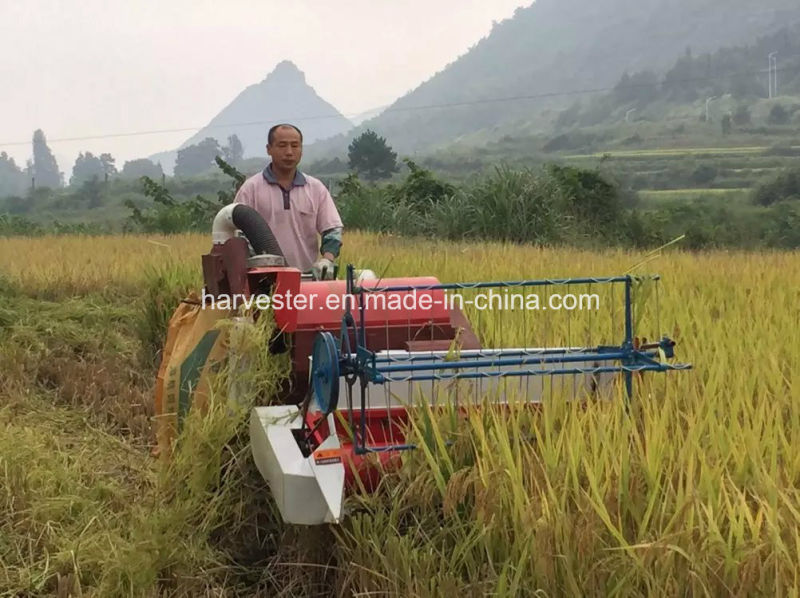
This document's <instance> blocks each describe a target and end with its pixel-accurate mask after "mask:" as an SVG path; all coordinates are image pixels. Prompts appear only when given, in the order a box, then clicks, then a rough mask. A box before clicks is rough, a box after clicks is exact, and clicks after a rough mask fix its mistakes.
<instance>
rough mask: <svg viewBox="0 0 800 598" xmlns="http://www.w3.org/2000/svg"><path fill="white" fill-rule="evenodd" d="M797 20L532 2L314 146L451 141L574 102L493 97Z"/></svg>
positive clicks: (629, 66)
mask: <svg viewBox="0 0 800 598" xmlns="http://www.w3.org/2000/svg"><path fill="white" fill-rule="evenodd" d="M799 21H800V2H797V0H762V1H760V2H752V0H537V2H535V3H534V4H533V5H531V6H529V7H527V8H520V9H518V10H517V11H516V13H515V14H514V16H513V17H512V18H511V19H508V20H506V21H503V22H502V23H499V24H497V25H496V26H495V27H494V29H493V30H492V32H491V33H490V34H489V35H488V36H487V37H486V38H484V39H483V40H481V41H480V42H479V43H477V44H476V45H475V46H474V47H472V48H471V49H470V50H469V51H468V52H467V53H465V54H464V55H463V56H461V57H460V58H459V59H457V60H456V61H455V62H453V63H451V64H450V65H449V66H448V67H446V68H445V69H444V70H442V71H441V72H439V73H437V74H435V75H434V76H432V77H431V78H430V79H429V80H428V81H426V82H424V83H423V84H421V85H420V86H419V87H417V88H416V89H414V90H413V91H411V92H410V93H408V94H407V95H405V96H404V97H402V98H400V99H399V100H397V101H396V102H395V103H394V104H393V105H392V106H390V107H389V108H388V109H387V110H386V111H385V112H384V113H383V114H381V115H380V116H378V117H377V118H375V119H371V120H369V121H366V122H364V123H363V124H362V125H361V126H360V127H359V128H358V129H356V130H354V131H351V132H350V133H348V135H347V136H340V137H339V138H338V139H335V140H329V141H327V142H323V143H322V144H318V145H317V148H315V150H316V151H315V152H314V153H315V154H316V153H317V152H319V153H321V154H328V155H329V154H330V153H331V152H334V151H341V150H342V148H343V147H345V146H346V142H347V141H348V140H349V139H351V138H352V137H354V136H355V135H357V134H358V133H360V132H361V131H362V130H364V129H366V128H371V129H373V130H376V131H377V132H379V133H380V134H381V135H384V136H385V137H386V138H387V139H388V141H389V142H390V143H391V144H392V145H393V147H394V148H395V149H398V150H400V151H411V150H416V149H422V148H426V147H430V146H432V145H438V144H444V143H449V142H452V141H454V140H456V139H457V138H458V137H459V136H460V135H464V134H468V133H471V132H474V131H476V130H479V129H483V128H486V127H491V126H493V125H495V124H498V123H501V122H503V121H509V120H517V119H525V118H526V116H528V115H531V114H535V113H538V112H539V111H541V110H542V109H544V108H546V107H565V106H567V105H569V104H570V103H572V102H573V101H574V99H575V98H574V96H570V95H554V96H551V97H537V98H534V99H530V98H524V99H508V100H506V101H495V100H496V99H497V98H520V96H532V95H533V96H542V95H544V96H547V94H551V93H554V94H560V93H564V92H574V91H577V90H586V89H597V88H604V87H610V86H613V85H614V84H615V83H616V82H617V81H618V80H619V77H620V76H621V75H622V73H624V72H625V71H628V72H635V71H640V70H643V69H653V70H667V69H669V68H670V67H671V66H672V65H674V63H675V61H676V59H677V58H678V57H680V56H682V55H683V54H684V53H685V52H686V50H687V48H691V50H692V51H693V52H694V53H695V54H699V53H703V52H709V51H713V50H716V49H717V48H720V47H724V46H735V45H741V44H746V43H750V42H752V41H754V40H755V39H756V38H758V37H760V36H764V35H767V34H770V33H772V32H774V31H777V30H778V29H779V28H782V27H785V26H787V25H788V24H791V23H794V22H799ZM763 62H764V68H765V69H766V66H767V57H766V56H764V60H763ZM431 106H434V108H431Z"/></svg>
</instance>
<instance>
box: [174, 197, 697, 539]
mask: <svg viewBox="0 0 800 598" xmlns="http://www.w3.org/2000/svg"><path fill="white" fill-rule="evenodd" d="M202 263H203V275H204V279H205V291H204V294H205V296H206V297H208V296H213V297H221V296H224V295H228V296H239V297H252V296H258V295H267V296H276V295H281V296H283V297H284V298H286V297H291V296H294V297H295V298H301V299H304V300H303V301H297V300H295V301H294V302H293V303H292V304H291V305H290V304H289V303H290V302H289V301H283V302H282V303H283V305H281V306H280V307H278V306H277V305H276V304H274V305H272V307H271V309H270V312H271V314H272V317H273V318H274V320H275V324H276V328H277V330H278V331H279V334H278V336H277V337H276V338H275V339H273V342H271V343H270V347H269V348H267V347H265V349H264V350H270V351H284V352H290V356H291V363H292V372H291V380H290V381H291V384H290V386H289V390H288V391H287V393H286V394H285V396H283V397H280V400H279V401H277V402H273V404H272V405H270V406H257V407H255V408H253V410H252V413H251V418H250V443H251V449H252V455H253V458H254V460H255V463H256V466H257V468H258V470H259V472H260V473H261V475H262V476H263V478H264V479H265V480H266V482H267V484H268V486H269V489H270V491H271V493H272V495H273V497H274V500H275V501H276V503H277V506H278V508H279V510H280V513H281V515H282V517H283V519H284V521H285V522H287V523H294V524H304V525H315V524H322V523H337V522H339V521H340V520H341V519H342V516H343V504H344V498H345V496H346V494H347V492H348V491H349V490H351V489H353V488H355V487H356V486H358V487H363V488H366V489H368V490H370V489H374V488H375V487H376V486H377V483H378V482H379V480H380V475H381V472H382V471H385V469H386V468H387V467H392V466H393V465H394V464H396V463H398V462H399V459H398V456H399V455H400V454H401V453H402V452H403V451H408V450H414V449H415V448H416V447H415V445H414V443H413V442H412V441H411V440H410V439H409V438H407V434H408V429H409V418H410V417H412V416H413V410H414V408H415V407H414V406H415V405H418V403H416V402H415V401H417V400H419V398H420V397H423V399H422V400H425V401H427V402H428V404H429V405H431V406H432V407H436V406H441V405H442V404H443V401H451V402H452V401H455V402H456V403H457V408H458V409H466V408H470V407H473V408H474V407H476V406H478V405H481V404H486V401H487V400H488V401H490V402H491V403H501V404H502V403H503V402H508V401H509V400H510V399H509V397H510V396H513V397H514V400H515V401H523V402H524V403H526V404H529V405H531V406H532V407H536V406H541V404H542V403H543V402H544V401H547V400H548V398H549V397H550V396H552V395H553V393H560V394H563V393H566V394H568V395H569V396H570V398H571V399H573V400H578V401H586V400H590V399H594V400H603V399H609V398H611V397H613V396H617V393H616V391H615V389H617V388H620V389H621V394H622V396H623V398H624V400H625V401H630V400H631V399H632V398H633V397H634V382H635V380H636V379H638V378H640V377H641V376H642V375H643V374H644V373H645V372H668V371H671V370H684V369H689V368H691V365H689V364H682V363H674V362H673V359H674V346H675V342H674V341H673V340H671V339H670V338H669V337H667V336H666V335H664V336H662V337H661V338H660V339H659V340H657V341H655V342H650V343H648V342H647V341H646V339H641V338H639V337H638V336H637V334H636V331H635V330H634V327H635V324H636V319H637V317H636V315H637V314H636V313H635V311H636V310H641V309H642V306H641V305H638V304H637V305H634V301H633V297H632V295H633V292H634V290H635V285H636V283H637V281H639V280H640V279H638V278H634V277H632V276H630V275H620V276H608V277H583V278H563V279H548V280H516V281H494V282H492V281H482V282H461V283H446V284H443V283H441V282H440V281H439V280H438V279H437V278H435V277H433V276H422V277H409V278H378V277H377V276H375V274H374V273H373V272H371V271H369V270H366V271H358V270H355V269H354V268H353V267H352V266H349V265H348V266H347V267H346V269H345V271H344V275H343V278H342V279H336V278H334V279H333V280H314V279H313V278H312V277H311V276H310V275H306V274H303V273H302V272H300V271H299V270H298V269H296V268H292V267H287V265H286V261H285V259H284V257H283V255H282V253H281V250H280V247H279V246H278V244H277V243H276V241H275V239H274V237H273V236H272V234H271V231H270V230H269V227H268V226H267V225H266V223H265V222H264V221H263V219H262V218H261V217H260V216H259V215H258V214H257V213H256V212H255V211H254V210H252V209H250V208H248V207H246V206H242V205H237V204H234V205H230V206H226V207H225V208H223V209H222V210H221V211H220V213H219V214H218V215H217V217H216V218H215V220H214V227H213V246H212V249H211V251H210V252H209V253H208V254H206V255H204V256H203V260H202ZM648 280H650V281H653V282H654V284H657V283H658V277H655V276H654V277H649V278H648ZM558 288H560V289H577V288H589V289H601V288H602V289H609V290H610V291H611V292H610V293H607V294H608V295H609V296H610V297H611V298H613V299H614V303H615V305H613V306H609V307H608V309H609V313H610V314H611V317H610V320H612V321H611V322H608V323H606V324H610V328H609V332H608V337H605V338H606V339H610V340H607V342H606V344H598V343H597V342H594V343H593V344H590V343H589V342H586V341H587V340H588V341H594V339H593V338H592V337H593V332H592V331H591V330H589V329H588V328H582V329H581V331H580V335H581V337H582V338H581V340H582V341H583V342H581V343H576V344H574V346H573V343H570V342H567V343H562V344H563V346H520V345H517V346H511V347H504V346H502V345H503V344H505V343H503V342H502V341H500V342H498V344H499V345H500V346H493V347H486V346H483V344H484V343H485V342H486V341H485V340H484V343H482V342H481V340H480V338H479V333H480V331H478V332H476V330H475V329H473V327H472V324H471V321H470V319H469V318H468V317H467V311H468V310H469V307H467V306H468V305H470V300H469V299H466V300H465V299H464V298H463V295H464V294H465V293H473V295H472V298H473V303H477V301H474V300H475V299H477V297H478V294H479V293H480V294H482V296H483V297H484V299H485V298H486V294H487V293H490V294H491V293H494V294H495V296H496V297H497V296H500V297H503V296H505V297H508V296H511V297H513V296H515V295H519V294H520V293H522V292H523V291H524V290H526V289H535V290H536V291H538V292H544V293H550V292H551V291H552V289H558ZM614 289H617V290H616V291H614ZM452 293H459V295H457V296H456V295H452ZM312 297H313V299H312ZM456 297H461V301H456ZM656 298H657V295H656ZM507 300H508V299H506V301H507ZM299 305H302V306H303V308H299V307H298V306H299ZM465 305H466V306H465ZM473 307H474V305H473ZM473 313H474V315H473V318H472V319H473V320H475V319H476V318H477V319H480V317H481V315H480V312H475V311H474V310H473ZM615 314H618V315H617V316H615ZM548 317H550V316H549V314H545V315H544V316H543V317H540V318H539V320H538V321H537V322H531V321H530V316H527V317H523V318H517V319H516V320H515V321H514V322H513V323H512V324H511V326H513V327H514V332H515V333H516V335H515V338H526V335H525V334H524V333H525V332H526V328H530V330H531V335H529V336H531V337H532V338H536V337H537V336H538V337H541V336H543V335H542V334H541V332H542V321H543V320H546V318H548ZM591 317H592V318H595V319H599V316H597V315H594V316H591ZM498 319H502V318H499V317H498ZM615 320H616V321H615ZM659 325H660V323H659ZM493 326H494V330H493V331H492V332H491V333H487V334H484V335H483V337H489V340H490V341H491V340H494V339H497V338H498V336H499V332H498V330H499V328H502V324H500V325H498V324H497V323H495V324H494V325H493ZM567 330H569V324H567ZM658 334H659V335H660V334H661V331H659V332H658ZM612 335H613V336H612ZM570 340H571V339H570ZM202 342H203V341H202V340H201V341H199V342H198V344H201V343H202ZM188 378H192V376H188V377H186V376H182V377H181V385H184V383H185V380H186V379H188ZM194 379H195V380H196V375H195V376H194ZM618 383H619V384H618ZM443 397H444V398H443ZM451 404H452V403H451Z"/></svg>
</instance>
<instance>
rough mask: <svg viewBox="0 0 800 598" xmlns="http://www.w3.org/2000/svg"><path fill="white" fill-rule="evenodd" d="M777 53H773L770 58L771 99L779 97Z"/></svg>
mask: <svg viewBox="0 0 800 598" xmlns="http://www.w3.org/2000/svg"><path fill="white" fill-rule="evenodd" d="M777 54H778V53H777V52H772V53H770V55H769V56H768V58H769V99H770V100H771V99H772V98H774V97H775V96H777V95H778V59H777V58H775V56H776V55H777Z"/></svg>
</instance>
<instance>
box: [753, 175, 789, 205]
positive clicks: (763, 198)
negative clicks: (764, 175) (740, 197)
mask: <svg viewBox="0 0 800 598" xmlns="http://www.w3.org/2000/svg"><path fill="white" fill-rule="evenodd" d="M790 198H800V168H795V169H790V170H785V171H783V172H781V173H780V174H779V175H778V176H777V177H775V178H774V179H773V180H772V181H769V182H767V183H763V184H761V185H759V186H758V187H757V188H756V190H755V191H754V193H753V202H754V203H756V204H758V205H761V206H770V205H772V204H775V203H778V202H779V201H783V200H785V199H790Z"/></svg>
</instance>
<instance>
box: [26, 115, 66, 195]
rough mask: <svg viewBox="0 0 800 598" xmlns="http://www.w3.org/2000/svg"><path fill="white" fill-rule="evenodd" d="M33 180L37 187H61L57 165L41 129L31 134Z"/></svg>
mask: <svg viewBox="0 0 800 598" xmlns="http://www.w3.org/2000/svg"><path fill="white" fill-rule="evenodd" d="M33 178H34V180H35V184H36V186H37V187H50V188H53V189H55V188H58V187H61V172H60V171H59V170H58V163H57V162H56V158H55V156H54V155H53V152H51V151H50V148H49V147H47V140H46V139H45V136H44V132H43V131H42V130H41V129H36V131H34V132H33Z"/></svg>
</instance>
